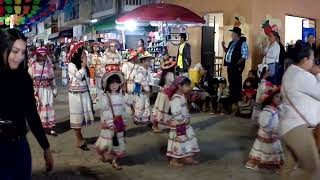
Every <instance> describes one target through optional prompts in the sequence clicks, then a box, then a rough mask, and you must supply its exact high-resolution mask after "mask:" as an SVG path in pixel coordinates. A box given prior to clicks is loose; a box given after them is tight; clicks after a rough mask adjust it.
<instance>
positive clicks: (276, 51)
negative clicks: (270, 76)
mask: <svg viewBox="0 0 320 180" xmlns="http://www.w3.org/2000/svg"><path fill="white" fill-rule="evenodd" d="M265 54H266V55H265V56H264V58H263V62H262V63H263V64H272V63H278V62H279V55H280V45H279V43H278V42H277V41H276V42H274V43H272V44H270V45H269V47H268V48H266V50H265Z"/></svg>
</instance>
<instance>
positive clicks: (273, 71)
mask: <svg viewBox="0 0 320 180" xmlns="http://www.w3.org/2000/svg"><path fill="white" fill-rule="evenodd" d="M268 66H269V72H270V77H269V79H270V82H272V84H275V85H278V84H279V82H278V79H279V78H278V76H279V65H278V63H272V64H268Z"/></svg>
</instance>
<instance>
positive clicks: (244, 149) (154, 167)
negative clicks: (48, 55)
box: [29, 88, 278, 180]
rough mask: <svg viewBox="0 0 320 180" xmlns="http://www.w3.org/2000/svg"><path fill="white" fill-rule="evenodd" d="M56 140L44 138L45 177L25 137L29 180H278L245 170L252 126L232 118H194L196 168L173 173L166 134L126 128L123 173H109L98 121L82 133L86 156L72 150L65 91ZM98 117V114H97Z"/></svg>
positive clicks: (59, 105) (36, 150) (36, 153)
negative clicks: (49, 158)
mask: <svg viewBox="0 0 320 180" xmlns="http://www.w3.org/2000/svg"><path fill="white" fill-rule="evenodd" d="M55 109H56V113H57V121H58V133H59V136H58V137H49V140H50V143H51V147H52V150H53V151H54V159H55V171H54V172H53V173H52V174H50V176H46V175H45V174H44V170H43V167H44V163H43V159H42V153H41V150H40V148H39V145H38V144H37V143H36V141H35V139H34V138H33V137H32V136H31V135H30V134H29V139H30V144H31V148H32V154H33V168H34V170H33V173H34V179H59V180H60V179H66V180H68V179H77V180H82V179H83V180H91V179H108V180H160V179H161V180H171V179H172V180H173V179H174V180H189V179H190V180H194V179H197V180H213V179H217V180H229V179H230V180H231V179H234V180H274V179H277V177H278V176H277V175H273V174H270V173H268V172H260V173H258V172H254V171H252V170H247V169H246V168H244V165H243V164H244V161H245V160H246V158H247V155H248V152H249V150H250V147H251V145H252V143H253V140H254V135H255V130H254V124H253V123H252V122H250V120H246V119H239V118H235V117H229V116H226V117H220V116H211V115H208V114H193V115H192V126H193V127H194V128H195V131H196V134H197V137H198V140H199V145H200V148H201V153H200V155H199V156H198V159H199V160H200V161H201V164H200V165H198V166H189V167H185V168H183V169H172V168H170V167H169V166H168V161H167V158H166V156H165V150H166V143H167V139H166V134H153V133H151V132H150V131H149V129H148V128H146V127H141V126H136V125H134V124H133V123H130V125H129V128H128V132H127V150H128V157H127V158H125V159H124V160H123V162H122V163H123V168H124V169H123V170H122V171H116V170H113V169H112V168H111V167H110V165H109V164H104V163H102V162H100V161H99V160H98V156H97V154H96V153H95V150H94V142H95V140H96V138H97V136H98V134H99V118H98V117H97V118H96V120H97V121H96V123H95V124H94V125H93V126H90V127H87V128H85V129H84V135H85V137H87V140H88V142H89V143H90V148H91V149H92V150H91V151H89V152H82V151H81V150H79V149H77V148H75V144H74V134H73V131H71V130H70V129H69V121H68V118H69V115H68V111H69V110H68V96H67V91H66V89H65V88H63V89H61V88H60V92H59V97H58V98H57V99H56V106H55ZM96 114H99V113H96Z"/></svg>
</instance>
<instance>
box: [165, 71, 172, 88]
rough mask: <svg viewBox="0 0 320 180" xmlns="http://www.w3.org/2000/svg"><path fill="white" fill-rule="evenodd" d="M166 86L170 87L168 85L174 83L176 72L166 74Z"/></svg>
mask: <svg viewBox="0 0 320 180" xmlns="http://www.w3.org/2000/svg"><path fill="white" fill-rule="evenodd" d="M165 79H166V80H165V85H164V86H165V87H168V86H170V85H171V84H172V83H173V81H174V74H173V72H168V73H167V74H166V77H165Z"/></svg>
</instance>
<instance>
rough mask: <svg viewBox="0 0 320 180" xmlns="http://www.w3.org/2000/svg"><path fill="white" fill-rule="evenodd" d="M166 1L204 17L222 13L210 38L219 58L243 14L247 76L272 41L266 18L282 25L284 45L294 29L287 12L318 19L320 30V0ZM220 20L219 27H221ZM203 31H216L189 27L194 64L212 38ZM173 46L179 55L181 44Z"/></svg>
mask: <svg viewBox="0 0 320 180" xmlns="http://www.w3.org/2000/svg"><path fill="white" fill-rule="evenodd" d="M164 2H167V3H173V4H177V5H180V6H184V7H186V8H188V9H190V10H191V11H194V12H196V13H197V14H199V15H200V16H203V17H205V16H208V15H210V14H222V19H223V20H222V22H219V21H220V20H219V18H216V21H215V27H216V28H215V31H214V32H213V34H214V39H213V38H212V39H209V41H212V42H211V43H212V44H214V45H215V47H213V48H212V49H214V54H215V55H214V58H215V59H222V58H223V56H224V53H223V51H222V50H221V49H220V47H219V46H221V45H220V44H221V42H222V41H226V42H227V43H228V42H230V41H231V33H230V32H229V31H228V30H229V29H232V27H233V25H234V22H235V17H239V18H240V21H241V26H240V28H241V29H242V33H243V34H244V36H246V37H247V42H248V45H249V51H250V53H249V59H248V60H247V63H246V69H245V71H244V75H246V74H247V72H248V71H249V70H250V69H251V68H256V66H257V64H259V63H261V61H262V57H263V53H262V51H261V50H260V49H261V48H260V47H261V46H265V45H267V44H268V39H267V37H266V35H265V34H264V31H263V29H262V28H261V27H262V23H263V22H264V21H266V20H270V23H271V24H272V25H277V26H278V29H279V33H280V36H281V37H282V43H283V44H284V43H285V42H286V40H285V37H286V34H287V33H288V32H289V31H290V30H292V29H289V28H290V27H288V28H287V27H286V20H285V19H286V16H287V15H291V16H296V17H303V18H307V19H310V20H315V21H313V22H315V28H316V34H319V33H320V29H319V27H320V26H319V23H320V22H319V21H318V20H319V19H320V14H319V8H318V7H319V5H320V1H313V0H304V1H292V0H281V1H277V0H269V1H268V2H265V1H252V0H225V1H211V0H201V3H189V1H188V0H165V1H164ZM211 19H212V18H211ZM220 19H221V18H220ZM212 22H213V20H211V23H210V24H211V25H210V24H209V25H208V26H213V25H212V24H214V23H212ZM218 23H219V27H217V25H218ZM310 24H312V23H310ZM301 25H302V23H301ZM301 25H300V27H301ZM312 26H313V25H312ZM294 29H299V34H297V33H296V34H295V35H294V36H299V37H298V38H300V39H302V36H301V34H300V33H301V31H300V28H294ZM301 29H302V28H301ZM203 32H205V33H210V34H212V32H211V31H208V30H204V27H192V28H188V29H187V33H188V35H189V43H190V45H191V47H192V48H191V55H192V64H193V65H195V64H197V63H199V62H201V59H202V58H203V56H204V54H205V53H204V52H202V49H203V44H204V42H203V41H204V39H205V41H208V38H205V37H212V36H211V35H210V34H209V35H206V34H205V35H204V33H203ZM319 38H320V36H317V39H318V40H317V43H318V45H319V43H320V41H319ZM217 46H218V47H217ZM172 48H173V49H172ZM170 49H171V50H170V51H169V52H170V55H175V54H176V52H177V47H171V48H170ZM221 52H222V53H221ZM212 61H214V59H212ZM222 68H223V71H222V76H225V77H226V68H224V67H222Z"/></svg>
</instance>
